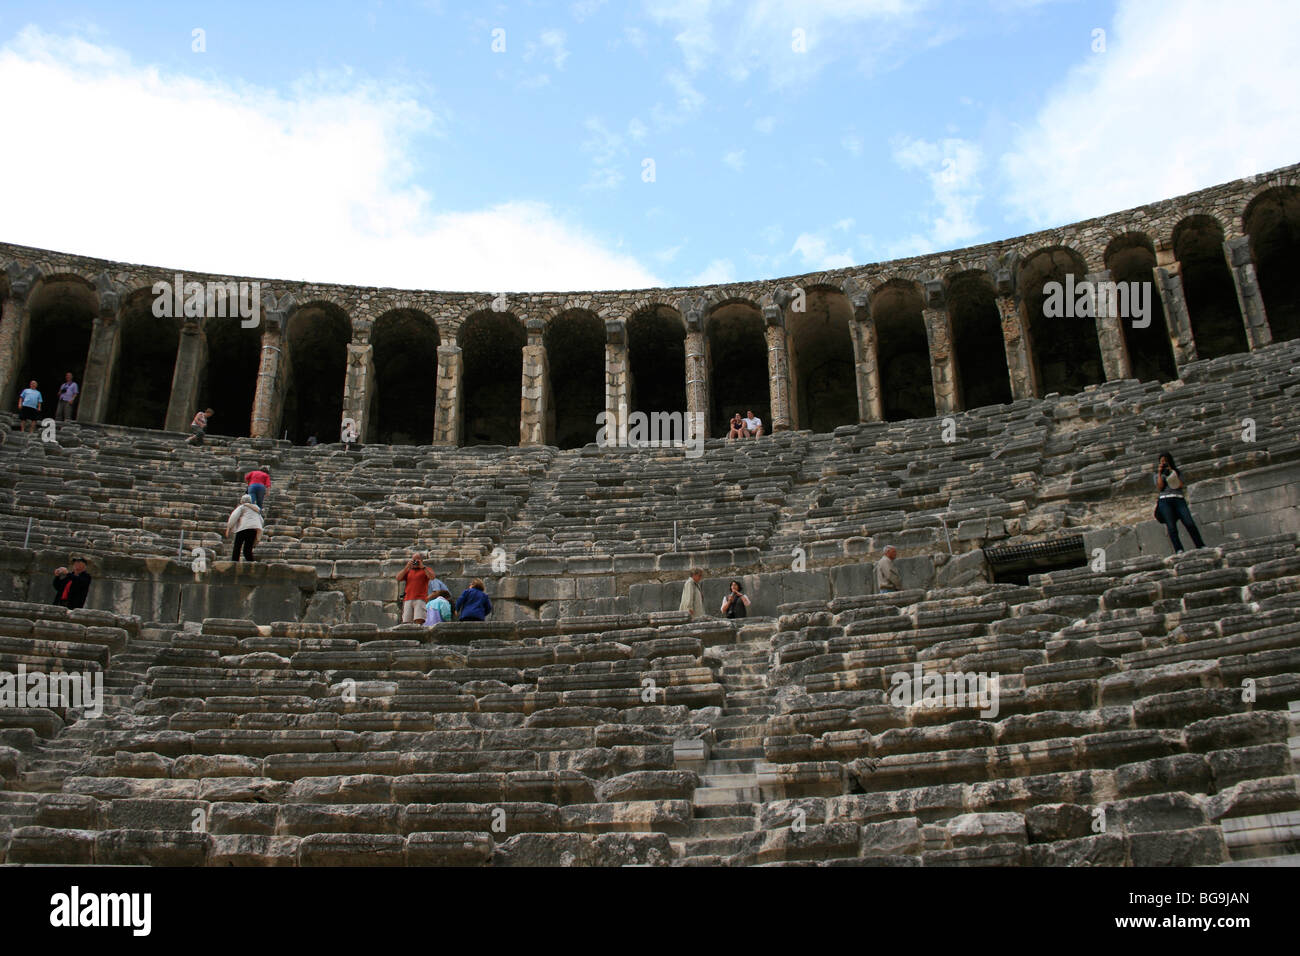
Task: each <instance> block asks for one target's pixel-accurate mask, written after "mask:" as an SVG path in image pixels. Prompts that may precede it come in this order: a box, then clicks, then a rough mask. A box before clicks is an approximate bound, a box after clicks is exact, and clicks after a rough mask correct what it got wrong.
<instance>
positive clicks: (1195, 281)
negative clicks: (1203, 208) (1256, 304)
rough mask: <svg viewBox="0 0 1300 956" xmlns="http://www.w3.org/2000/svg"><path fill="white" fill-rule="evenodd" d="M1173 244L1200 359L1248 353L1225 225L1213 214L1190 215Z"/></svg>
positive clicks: (1174, 238)
mask: <svg viewBox="0 0 1300 956" xmlns="http://www.w3.org/2000/svg"><path fill="white" fill-rule="evenodd" d="M1173 245H1174V257H1175V258H1176V259H1177V260H1178V262H1179V265H1180V267H1181V269H1182V276H1183V295H1184V297H1185V298H1186V299H1187V315H1188V318H1189V320H1190V321H1191V324H1192V337H1193V338H1194V339H1195V340H1196V356H1197V358H1202V359H1208V358H1218V357H1219V356H1220V355H1231V354H1232V353H1234V352H1245V351H1246V350H1247V349H1248V348H1249V347H1250V346H1249V344H1248V343H1247V342H1246V327H1245V324H1244V323H1243V322H1242V318H1241V305H1240V304H1239V303H1238V301H1237V286H1236V284H1235V283H1234V282H1233V281H1232V273H1231V272H1230V271H1229V270H1228V261H1227V259H1226V258H1225V256H1224V252H1223V227H1222V226H1220V225H1219V224H1218V222H1216V221H1215V220H1214V219H1212V218H1211V217H1209V216H1188V217H1187V218H1186V219H1184V220H1183V221H1182V222H1180V223H1179V224H1178V225H1177V226H1175V227H1174V234H1173Z"/></svg>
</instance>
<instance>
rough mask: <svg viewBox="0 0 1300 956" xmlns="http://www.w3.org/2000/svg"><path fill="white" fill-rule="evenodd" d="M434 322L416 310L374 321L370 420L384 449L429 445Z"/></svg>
mask: <svg viewBox="0 0 1300 956" xmlns="http://www.w3.org/2000/svg"><path fill="white" fill-rule="evenodd" d="M438 344H439V338H438V324H437V323H436V322H434V320H433V319H432V318H431V317H430V316H428V315H426V314H425V313H423V312H420V311H419V310H417V309H394V310H392V311H391V312H385V313H384V314H383V315H381V316H380V317H379V318H378V319H376V320H375V324H374V327H373V329H371V332H370V346H371V349H372V354H373V356H374V363H375V394H374V396H373V398H372V401H373V405H372V408H373V420H374V422H375V432H374V433H375V435H376V436H377V440H378V441H379V442H380V443H381V444H384V445H427V444H429V442H430V441H432V440H433V439H432V436H433V419H434V409H435V407H436V405H437V395H438Z"/></svg>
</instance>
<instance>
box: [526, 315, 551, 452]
mask: <svg viewBox="0 0 1300 956" xmlns="http://www.w3.org/2000/svg"><path fill="white" fill-rule="evenodd" d="M524 328H525V329H527V331H528V342H527V344H526V345H525V346H524V361H523V381H522V383H521V388H522V392H521V394H520V399H519V400H520V405H519V446H520V447H521V448H526V447H529V446H537V445H545V444H546V438H547V436H546V422H547V419H548V416H549V415H550V413H551V374H550V367H549V365H548V363H547V358H546V346H545V345H544V344H543V342H542V333H544V332H545V331H546V323H545V322H544V321H543V320H541V319H529V320H528V321H527V322H526V323H525V324H524Z"/></svg>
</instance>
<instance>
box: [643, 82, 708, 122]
mask: <svg viewBox="0 0 1300 956" xmlns="http://www.w3.org/2000/svg"><path fill="white" fill-rule="evenodd" d="M664 80H665V82H667V84H668V85H669V86H670V87H672V90H673V93H674V94H675V95H676V97H677V99H676V102H674V104H673V106H672V107H671V108H669V107H665V106H664V105H663V104H662V103H656V104H655V105H654V106H653V107H652V108H651V110H650V115H651V117H652V118H653V119H654V121H655V124H656V125H657V126H659V127H660V128H661V129H668V128H670V127H673V126H677V125H678V124H680V123H684V122H686V120H688V119H690V118H691V117H692V116H694V115H695V114H696V113H698V112H699V111H700V109H701V108H702V107H703V106H704V94H703V93H701V92H700V91H699V90H697V89H696V88H695V87H694V85H693V84H692V83H691V81H690V79H689V78H688V77H687V76H686V74H685V73H682V72H681V71H680V70H669V71H668V73H667V74H666V75H665V76H664Z"/></svg>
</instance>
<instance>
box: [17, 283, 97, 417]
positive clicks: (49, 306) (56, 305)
mask: <svg viewBox="0 0 1300 956" xmlns="http://www.w3.org/2000/svg"><path fill="white" fill-rule="evenodd" d="M42 271H43V272H44V271H46V270H44V269H43V270H42ZM98 314H99V293H98V291H97V290H96V289H95V285H94V283H93V282H91V281H90V280H89V279H87V278H86V277H84V276H81V275H78V274H76V273H72V272H50V273H48V274H44V275H42V276H41V278H40V279H39V280H38V281H37V282H36V284H35V286H34V287H33V288H32V291H31V293H30V294H29V295H28V297H27V316H28V325H27V335H26V341H25V345H24V348H23V355H22V357H21V362H20V364H19V368H20V369H21V371H20V372H19V375H18V378H17V379H16V385H17V388H16V390H15V393H14V394H15V395H16V394H17V392H19V391H22V389H24V388H26V387H27V384H28V382H30V381H32V380H33V379H35V380H36V381H37V383H39V384H38V388H39V390H40V392H41V395H42V397H43V399H44V404H43V406H42V409H43V413H49V414H50V415H51V416H53V415H54V412H55V409H57V408H58V396H59V385H60V384H62V382H63V377H64V374H65V373H67V372H71V373H72V374H73V377H74V378H75V379H76V381H77V382H78V384H80V385H81V386H82V387H83V388H84V387H85V384H86V383H85V376H86V364H87V362H88V361H89V353H90V337H91V334H92V332H93V331H94V326H95V317H96V316H97V315H98ZM77 413H78V416H79V415H80V403H78V406H77Z"/></svg>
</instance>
